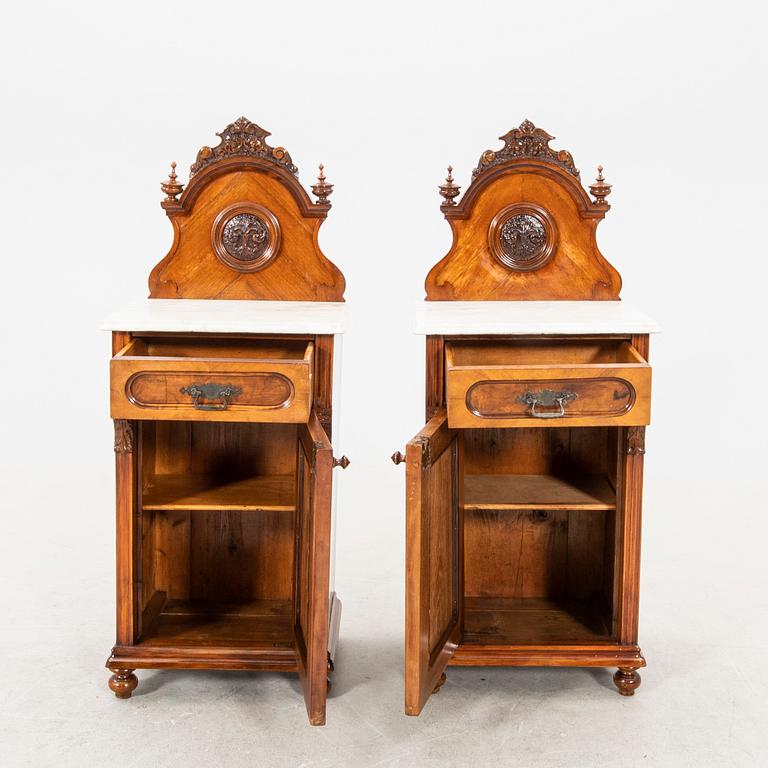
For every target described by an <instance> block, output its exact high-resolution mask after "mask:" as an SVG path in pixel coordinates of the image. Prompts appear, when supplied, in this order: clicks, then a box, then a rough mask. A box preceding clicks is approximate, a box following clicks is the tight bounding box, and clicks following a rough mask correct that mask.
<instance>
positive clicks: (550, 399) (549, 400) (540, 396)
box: [515, 389, 578, 419]
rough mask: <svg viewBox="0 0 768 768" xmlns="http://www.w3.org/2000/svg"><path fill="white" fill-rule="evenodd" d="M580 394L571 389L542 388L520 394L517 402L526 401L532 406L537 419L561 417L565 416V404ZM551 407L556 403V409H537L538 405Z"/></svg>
mask: <svg viewBox="0 0 768 768" xmlns="http://www.w3.org/2000/svg"><path fill="white" fill-rule="evenodd" d="M577 397H578V395H577V394H576V393H575V392H571V391H570V390H567V389H563V390H561V391H560V392H555V391H554V390H552V389H542V390H541V392H526V393H525V394H524V395H518V396H517V397H516V398H515V402H516V403H524V404H525V405H530V406H531V416H533V417H534V418H535V419H559V418H561V417H562V416H565V404H566V403H570V402H571V400H575V399H576V398H577ZM537 405H540V406H543V407H544V408H551V407H552V406H553V405H556V406H557V408H558V410H556V411H537V410H536V406H537Z"/></svg>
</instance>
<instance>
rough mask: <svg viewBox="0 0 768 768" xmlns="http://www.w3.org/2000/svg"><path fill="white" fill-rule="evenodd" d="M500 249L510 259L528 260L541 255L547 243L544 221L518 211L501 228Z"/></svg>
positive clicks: (517, 260)
mask: <svg viewBox="0 0 768 768" xmlns="http://www.w3.org/2000/svg"><path fill="white" fill-rule="evenodd" d="M500 237H501V249H502V250H503V251H504V253H505V254H506V255H507V257H508V258H509V259H510V260H511V261H516V262H519V261H530V260H531V259H535V258H538V257H539V256H541V252H542V251H543V250H544V248H545V247H546V245H547V230H546V229H545V228H544V222H543V221H541V219H539V218H538V217H537V216H533V215H532V214H530V213H518V214H517V216H513V217H512V218H511V219H507V220H506V221H505V222H504V225H503V226H502V228H501V234H500Z"/></svg>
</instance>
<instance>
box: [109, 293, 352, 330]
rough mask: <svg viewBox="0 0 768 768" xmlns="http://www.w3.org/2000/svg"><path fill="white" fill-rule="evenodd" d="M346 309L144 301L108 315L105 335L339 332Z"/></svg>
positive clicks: (317, 305) (293, 304) (281, 303)
mask: <svg viewBox="0 0 768 768" xmlns="http://www.w3.org/2000/svg"><path fill="white" fill-rule="evenodd" d="M344 315H345V304H344V303H343V302H325V301H238V300H232V301H230V300H221V299H211V300H200V299H144V300H142V301H137V302H135V303H133V304H129V305H128V306H126V307H125V308H123V309H121V310H118V311H117V312H113V313H111V314H110V315H109V316H108V317H106V318H105V319H104V322H103V323H102V324H101V328H102V330H106V331H145V332H149V331H155V332H170V333H320V334H337V333H343V332H344Z"/></svg>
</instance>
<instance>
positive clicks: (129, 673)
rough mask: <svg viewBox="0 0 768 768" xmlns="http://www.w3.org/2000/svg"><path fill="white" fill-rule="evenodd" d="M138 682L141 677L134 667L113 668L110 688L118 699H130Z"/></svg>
mask: <svg viewBox="0 0 768 768" xmlns="http://www.w3.org/2000/svg"><path fill="white" fill-rule="evenodd" d="M138 684H139V679H138V678H137V677H136V675H134V674H133V670H132V669H113V670H112V677H110V678H109V688H110V690H111V691H113V692H114V694H115V696H117V698H118V699H130V698H131V694H132V693H133V692H134V691H135V690H136V686H137V685H138Z"/></svg>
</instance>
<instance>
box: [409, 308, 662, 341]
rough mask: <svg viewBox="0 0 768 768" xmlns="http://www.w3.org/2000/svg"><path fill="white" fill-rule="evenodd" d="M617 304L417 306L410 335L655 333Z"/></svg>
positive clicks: (638, 314)
mask: <svg viewBox="0 0 768 768" xmlns="http://www.w3.org/2000/svg"><path fill="white" fill-rule="evenodd" d="M659 330H660V329H659V326H658V325H657V324H656V322H654V321H653V320H651V319H650V318H649V317H647V316H646V315H644V314H643V313H642V312H639V311H638V310H636V309H634V308H633V307H631V306H629V305H627V304H625V303H624V302H623V301H422V302H420V303H419V304H418V305H417V307H416V319H415V322H414V331H415V332H416V333H419V334H426V335H429V334H437V335H446V336H448V335H456V336H461V335H469V334H489V335H490V334H499V335H511V336H520V335H526V336H528V335H539V334H574V335H575V334H585V333H596V334H602V333H658V332H659Z"/></svg>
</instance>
